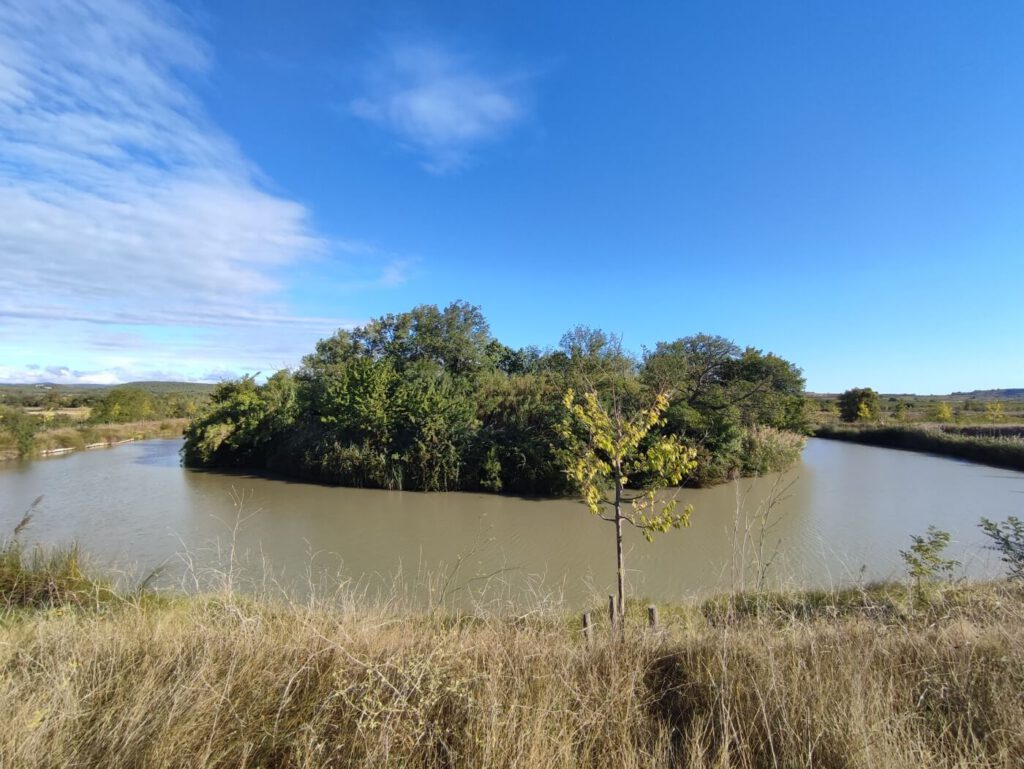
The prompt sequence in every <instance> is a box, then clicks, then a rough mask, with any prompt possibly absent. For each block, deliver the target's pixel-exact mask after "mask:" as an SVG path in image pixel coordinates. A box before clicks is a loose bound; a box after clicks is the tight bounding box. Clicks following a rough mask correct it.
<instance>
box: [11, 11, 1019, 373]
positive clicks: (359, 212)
mask: <svg viewBox="0 0 1024 769" xmlns="http://www.w3.org/2000/svg"><path fill="white" fill-rule="evenodd" d="M1022 36H1024V5H1021V4H1020V3H1018V2H1002V3H1000V2H986V3H984V4H981V3H966V2H960V3H946V2H937V1H935V0H930V1H929V2H899V3H893V2H859V3H807V2H803V3H788V2H776V3H761V2H734V3H719V2H700V3H698V2H687V3H667V2H666V3H647V4H642V5H640V6H630V7H627V6H624V5H622V4H621V3H619V4H613V3H603V2H601V3H548V2H544V3H541V2H537V3H530V2H522V3H514V4H512V3H507V4H493V3H487V4H485V3H478V2H474V3H469V2H443V3H389V2H365V3H345V2H323V3H312V2H310V3H294V2H276V1H275V0H268V1H267V2H261V3H258V4H253V3H250V2H232V1H230V0H222V1H220V2H213V1H212V0H211V1H210V2H198V0H189V1H188V2H185V3H181V4H174V3H164V2H150V1H148V0H147V1H146V2H136V1H135V0H88V1H85V0H83V1H81V2H71V0H48V1H47V2H45V3H40V2H36V1H35V0H31V1H30V0H17V1H16V0H0V267H2V268H3V269H2V270H0V381H61V382H73V381H88V382H114V381H128V380H133V379H149V378H189V379H216V378H219V377H223V376H233V375H238V374H240V373H243V372H253V371H258V370H259V371H263V372H268V371H271V370H274V369H277V368H281V367H285V366H293V365H295V364H296V363H297V362H298V360H299V358H300V357H301V356H302V355H303V354H304V353H305V352H308V351H309V350H310V349H312V346H313V344H314V343H315V341H316V340H317V339H318V338H320V337H322V336H325V335H328V334H330V333H331V332H332V331H333V330H334V329H335V328H338V327H339V326H349V325H351V324H354V323H360V322H362V321H365V320H367V319H369V318H371V317H374V316H377V315H381V314H384V313H387V312H398V311H402V310H406V309H409V308H411V307H412V306H414V305H416V304H420V303H437V304H446V303H448V302H450V301H452V300H455V299H465V300H468V301H470V302H472V303H474V304H479V305H481V306H482V308H483V310H484V313H485V314H486V316H487V317H488V319H489V320H490V323H491V328H492V331H493V332H494V334H495V335H496V336H497V337H498V338H500V339H501V340H502V341H504V342H506V343H507V344H510V345H513V346H519V345H528V344H536V345H539V346H541V347H544V346H548V345H555V344H557V342H558V340H559V338H560V336H561V335H562V333H564V332H565V331H566V330H567V329H569V328H570V327H572V326H574V325H576V324H579V323H583V324H587V325H591V326H596V327H601V328H604V329H606V330H608V331H611V332H615V333H619V334H621V335H622V336H623V338H624V342H625V345H626V346H627V347H628V348H630V349H633V350H635V351H637V352H639V351H640V350H641V349H642V348H643V347H644V346H653V344H655V343H656V342H657V341H659V340H672V339H675V338H678V337H680V336H685V335H689V334H693V333H696V332H706V333H713V334H721V335H723V336H726V337H729V338H731V339H733V340H734V341H736V342H737V343H739V344H741V345H752V346H755V347H758V348H761V349H764V350H770V351H774V352H776V353H778V354H780V355H782V356H784V357H786V358H788V359H790V360H792V361H794V362H795V363H796V364H797V365H799V366H801V367H802V368H803V370H804V373H805V375H806V377H807V383H808V387H809V388H810V389H812V390H816V391H839V390H843V389H846V388H848V387H853V386H872V387H875V388H876V389H878V390H881V391H885V392H922V393H932V392H934V393H944V392H950V391H954V390H970V389H974V388H991V387H1014V386H1016V387H1021V386H1024V354H1022V353H1024V343H1022V341H1021V339H1022V336H1021V329H1022V328H1024V301H1022V299H1021V297H1022V293H1024V292H1022V290H1024V46H1021V45H1020V40H1021V39H1022Z"/></svg>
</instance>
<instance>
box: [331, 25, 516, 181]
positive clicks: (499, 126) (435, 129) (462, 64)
mask: <svg viewBox="0 0 1024 769" xmlns="http://www.w3.org/2000/svg"><path fill="white" fill-rule="evenodd" d="M525 84H526V78H525V77H524V76H523V75H522V74H512V73H505V74H493V73H487V72H485V71H484V70H483V69H481V68H480V67H478V66H477V65H476V63H475V62H474V61H473V60H472V59H470V58H468V57H466V56H460V55H457V54H454V53H452V52H451V51H449V50H446V49H445V48H442V47H440V46H438V45H425V44H421V45H398V46H395V47H393V48H391V49H390V50H389V51H388V52H387V53H386V55H385V56H383V57H382V58H381V59H380V60H379V61H377V62H375V64H374V66H373V68H372V70H371V74H370V76H369V77H368V78H367V83H366V93H365V94H364V95H362V96H360V97H359V98H357V99H354V100H353V101H352V103H351V105H350V107H351V110H352V112H353V114H355V115H356V116H358V117H360V118H363V119H365V120H368V121H370V122H372V123H375V124H378V125H380V126H382V127H384V128H385V129H387V130H389V131H391V132H392V133H394V134H395V135H396V136H398V137H399V139H400V140H402V141H403V142H405V143H406V144H408V145H409V146H411V147H412V148H413V149H414V150H415V151H417V152H418V153H419V154H420V155H421V156H422V157H423V166H424V167H425V168H426V169H427V170H429V171H431V172H434V173H446V172H448V171H452V170H456V169H458V168H461V167H463V166H464V165H465V164H466V163H467V161H468V160H469V158H470V156H471V153H472V152H473V151H474V149H476V148H477V147H478V146H479V145H481V144H484V143H486V142H489V141H493V140H495V139H497V138H499V137H501V136H503V135H505V134H506V133H507V132H508V131H509V130H511V129H512V128H513V127H514V126H516V125H517V124H519V123H520V122H522V121H523V120H524V119H525V118H526V117H527V114H528V109H527V101H526V98H525V93H524V87H525Z"/></svg>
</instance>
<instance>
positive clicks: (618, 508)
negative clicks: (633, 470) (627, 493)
mask: <svg viewBox="0 0 1024 769" xmlns="http://www.w3.org/2000/svg"><path fill="white" fill-rule="evenodd" d="M615 472H616V477H615V561H616V563H617V564H618V582H619V635H620V636H622V637H624V636H625V633H626V566H625V564H624V562H623V558H622V481H621V480H619V479H620V478H621V477H622V472H621V470H620V469H619V468H618V467H616V468H615Z"/></svg>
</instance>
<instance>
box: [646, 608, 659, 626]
mask: <svg viewBox="0 0 1024 769" xmlns="http://www.w3.org/2000/svg"><path fill="white" fill-rule="evenodd" d="M647 627H649V628H650V629H651V630H657V629H658V607H657V606H655V605H654V604H651V605H650V606H648V607H647Z"/></svg>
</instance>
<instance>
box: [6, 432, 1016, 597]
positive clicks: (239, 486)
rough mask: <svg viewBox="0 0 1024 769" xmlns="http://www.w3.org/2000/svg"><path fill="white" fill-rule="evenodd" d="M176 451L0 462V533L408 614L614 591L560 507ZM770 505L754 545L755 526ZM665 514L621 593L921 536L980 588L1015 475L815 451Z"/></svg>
mask: <svg viewBox="0 0 1024 769" xmlns="http://www.w3.org/2000/svg"><path fill="white" fill-rule="evenodd" d="M180 446H181V442H180V441H178V440H152V441H142V442H139V443H135V444H130V445H126V446H121V447H118V448H114V449H109V450H99V451H88V452H81V453H77V454H73V455H70V456H65V457H60V458H54V459H47V460H39V461H35V462H29V463H21V464H16V463H6V464H2V465H0V532H2V536H6V535H7V533H9V532H10V531H11V530H13V528H14V525H15V524H16V522H17V521H18V520H19V519H20V517H21V514H22V512H23V511H24V509H25V508H26V507H27V506H28V505H29V504H30V503H31V502H32V500H33V499H34V498H35V497H36V496H38V495H40V494H43V495H45V497H44V500H43V502H42V504H41V505H40V506H39V510H38V512H37V514H36V516H35V518H34V519H33V521H32V524H31V526H30V527H29V529H28V530H27V531H26V532H25V534H24V535H23V536H24V537H25V538H26V539H27V540H28V541H37V542H45V543H68V542H71V541H77V542H78V543H80V545H81V547H82V549H83V550H85V551H87V552H88V553H90V554H91V555H92V556H94V557H95V558H96V559H98V560H99V561H101V562H102V563H103V564H105V565H114V566H116V567H118V568H120V569H122V570H124V571H125V572H126V573H129V574H132V575H139V574H145V573H146V572H147V571H149V570H151V569H153V568H154V567H156V566H158V565H160V564H164V565H165V566H164V569H165V572H164V576H163V577H162V579H164V580H165V581H180V580H181V579H182V576H183V574H185V571H186V569H185V565H184V564H185V563H186V562H188V561H191V562H192V564H193V569H192V571H193V572H199V573H200V574H205V572H203V568H204V567H205V566H209V565H212V564H214V563H218V564H220V565H221V566H222V567H223V565H224V563H225V560H226V556H225V553H227V551H228V549H229V548H230V546H231V544H232V543H233V544H234V550H235V552H236V553H238V554H239V557H238V558H236V566H237V564H238V562H240V561H245V563H246V564H247V566H245V567H244V568H239V570H240V571H241V572H243V573H244V575H245V577H246V578H247V579H252V578H253V575H254V574H260V575H265V574H267V573H271V574H273V575H275V576H276V579H277V580H278V581H279V582H280V583H281V584H284V585H287V586H288V587H289V589H300V590H301V587H302V585H303V584H306V583H308V581H309V579H310V577H311V575H312V578H313V580H314V581H316V580H317V579H319V578H321V577H323V576H324V575H325V574H326V573H330V574H335V573H336V572H337V570H338V569H339V568H340V570H341V572H342V573H343V574H344V575H345V576H346V577H347V578H349V579H351V580H353V581H354V582H357V583H359V584H360V585H362V586H363V587H365V588H366V589H368V590H371V591H372V590H376V589H377V588H379V587H380V586H381V585H391V584H393V583H394V581H395V579H396V575H400V577H399V578H398V584H401V585H404V586H406V587H407V588H408V589H409V591H410V595H412V596H414V597H415V599H416V600H417V601H419V602H423V601H426V600H431V596H432V597H433V599H434V600H436V599H438V597H439V596H440V594H441V592H442V586H444V589H443V592H444V593H445V595H446V596H447V597H448V598H451V597H452V596H456V597H458V596H467V595H472V596H475V597H476V598H475V599H479V596H480V593H481V592H483V593H484V595H485V597H486V598H488V599H493V600H510V601H512V602H513V603H522V602H523V601H524V600H525V601H527V602H529V601H534V600H536V598H537V597H538V596H553V597H556V598H558V599H559V600H562V601H565V602H568V603H569V604H571V605H574V606H580V605H590V604H592V603H593V602H595V601H596V600H598V599H599V597H600V596H603V595H606V594H607V593H608V592H609V591H610V588H611V586H612V585H613V583H614V540H613V529H612V527H611V526H610V525H609V524H606V523H604V522H602V521H600V520H597V519H594V518H592V517H591V516H590V515H589V513H588V512H587V510H586V508H585V507H583V506H582V505H581V504H579V503H578V502H575V501H572V500H535V499H523V498H518V497H501V496H494V495H485V494H467V493H457V494H456V493H452V494H442V493H429V494H428V493H418V492H407V491H406V492H397V491H395V492H390V491H378V490H368V489H345V488H335V487H327V486H316V485H311V484H305V483H295V482H289V481H286V480H276V479H268V478H260V477H253V476H248V475H228V474H221V473H210V472H198V471H192V470H186V469H184V468H182V467H181V466H180V464H179V456H178V451H179V449H180ZM239 496H241V497H243V498H244V502H243V504H242V506H241V513H239V508H238V507H237V506H236V504H235V501H236V500H237V498H238V497H239ZM773 498H774V499H775V503H774V505H771V510H770V516H769V519H768V522H769V524H770V525H769V528H768V531H767V533H766V534H765V536H764V537H763V538H762V537H761V536H760V535H759V531H760V525H759V524H760V519H758V515H757V514H758V511H759V510H760V511H761V512H764V511H765V510H766V509H767V508H768V506H769V503H770V500H772V499H773ZM680 500H681V501H682V502H683V503H690V504H692V505H693V506H694V513H693V518H692V526H691V528H689V529H685V530H681V531H673V532H670V533H668V534H666V535H659V537H658V539H657V540H656V541H655V543H654V544H647V543H646V542H644V541H643V539H642V537H640V536H638V535H637V533H636V532H632V531H629V532H627V540H628V543H627V558H626V564H627V567H628V569H629V582H630V589H631V590H632V591H633V592H634V593H637V594H641V595H644V596H647V597H649V598H652V599H657V600H679V599H684V598H687V597H691V596H694V595H697V594H705V593H708V592H712V591H715V590H721V589H728V588H730V587H732V586H739V585H741V584H745V585H748V586H750V585H752V584H753V583H755V582H756V581H757V580H758V577H759V575H761V574H763V575H764V576H765V577H766V578H767V579H768V581H769V582H772V583H778V582H784V583H787V584H795V585H806V586H827V585H831V584H837V583H849V582H852V581H856V580H873V579H890V578H899V577H901V576H902V574H903V570H902V563H901V560H900V556H899V550H900V549H901V548H902V549H906V548H907V547H908V546H909V544H910V539H909V537H910V535H911V534H920V533H924V531H925V530H926V529H927V527H928V526H929V525H930V524H934V525H936V526H939V527H940V528H943V529H945V530H947V531H949V532H951V533H952V535H953V540H954V542H953V545H952V546H951V548H950V555H951V556H953V557H956V558H958V559H959V560H961V561H963V566H962V567H961V568H960V569H958V574H962V575H968V576H975V577H977V576H988V575H991V574H994V573H996V572H997V570H998V559H997V558H995V556H994V555H993V554H992V553H990V552H988V551H986V550H985V549H984V547H983V545H984V542H985V538H984V536H983V535H982V534H981V532H980V531H979V530H978V528H977V522H978V518H979V517H980V516H983V515H984V516H987V517H989V518H996V519H1002V518H1005V517H1006V516H1007V515H1018V516H1020V515H1024V473H1018V472H1012V471H1008V470H999V469H993V468H989V467H985V466H981V465H972V464H969V463H966V462H961V461H958V460H954V459H949V458H944V457H936V456H931V455H926V454H915V453H910V452H903V451H896V450H891V449H883V448H877V447H872V446H859V445H856V444H852V443H845V442H839V441H827V440H817V439H812V440H810V441H808V445H807V449H806V450H805V452H804V456H803V460H802V461H801V463H800V464H799V465H798V466H797V467H796V468H794V469H793V470H792V471H790V472H788V473H785V474H783V475H781V476H771V477H766V478H761V479H757V480H750V479H747V480H741V481H737V482H735V483H730V484H726V485H723V486H719V487H716V488H712V489H684V490H682V491H681V493H680ZM737 511H739V514H738V515H737ZM748 521H750V522H751V525H750V527H749V534H745V532H747V531H748V526H747V522H748ZM236 524H237V525H236ZM218 549H219V553H220V555H219V556H218V555H217V553H218ZM741 552H742V553H745V557H740V553H741ZM186 553H187V554H188V555H187V556H183V554H186ZM242 553H248V554H249V557H248V559H245V558H242V557H241V554H242ZM741 563H742V564H743V567H742V568H740V564H741ZM758 564H761V566H759V565H758ZM768 564H770V565H768ZM206 576H209V575H206ZM428 594H429V595H428ZM465 600H469V599H468V598H467V599H465Z"/></svg>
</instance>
